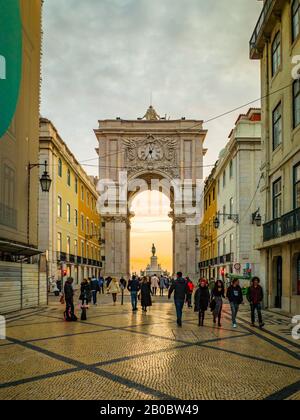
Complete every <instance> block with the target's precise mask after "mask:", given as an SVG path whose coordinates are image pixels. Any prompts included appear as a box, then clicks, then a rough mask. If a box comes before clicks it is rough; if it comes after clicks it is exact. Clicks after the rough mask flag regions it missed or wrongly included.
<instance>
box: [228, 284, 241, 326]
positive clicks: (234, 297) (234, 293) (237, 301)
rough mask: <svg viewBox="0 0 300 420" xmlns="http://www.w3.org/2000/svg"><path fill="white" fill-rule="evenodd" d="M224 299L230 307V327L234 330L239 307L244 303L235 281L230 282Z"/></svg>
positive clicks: (239, 288)
mask: <svg viewBox="0 0 300 420" xmlns="http://www.w3.org/2000/svg"><path fill="white" fill-rule="evenodd" d="M226 297H227V299H228V300H229V303H230V307H231V317H232V326H233V328H236V327H237V323H236V317H237V314H238V311H239V307H240V305H241V304H242V303H243V301H244V298H243V291H242V288H241V287H240V283H239V281H238V280H237V279H234V280H233V281H232V283H231V286H230V287H229V288H228V290H227V295H226Z"/></svg>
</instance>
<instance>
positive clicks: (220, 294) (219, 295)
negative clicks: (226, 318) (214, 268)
mask: <svg viewBox="0 0 300 420" xmlns="http://www.w3.org/2000/svg"><path fill="white" fill-rule="evenodd" d="M223 299H225V288H224V283H223V282H222V280H217V281H216V284H215V287H214V288H213V290H212V293H211V306H212V312H213V321H214V324H216V323H217V319H218V326H219V327H222V325H221V318H222V309H223Z"/></svg>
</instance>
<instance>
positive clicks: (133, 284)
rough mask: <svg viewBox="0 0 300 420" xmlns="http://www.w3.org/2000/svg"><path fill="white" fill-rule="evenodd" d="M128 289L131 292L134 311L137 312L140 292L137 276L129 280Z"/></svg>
mask: <svg viewBox="0 0 300 420" xmlns="http://www.w3.org/2000/svg"><path fill="white" fill-rule="evenodd" d="M127 289H128V290H129V292H130V296H131V305H132V311H133V312H136V311H137V310H138V307H137V303H138V292H139V290H140V282H139V281H138V279H137V277H136V276H132V279H131V280H129V282H128V286H127Z"/></svg>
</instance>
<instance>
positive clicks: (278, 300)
mask: <svg viewBox="0 0 300 420" xmlns="http://www.w3.org/2000/svg"><path fill="white" fill-rule="evenodd" d="M275 308H278V309H281V308H282V257H276V258H275Z"/></svg>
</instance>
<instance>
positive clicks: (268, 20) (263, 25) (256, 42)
mask: <svg viewBox="0 0 300 420" xmlns="http://www.w3.org/2000/svg"><path fill="white" fill-rule="evenodd" d="M284 3H285V0H265V1H264V5H263V9H262V12H261V14H260V16H259V19H258V22H257V24H256V26H255V29H254V32H253V35H252V37H251V40H250V57H251V58H252V59H259V58H261V57H262V55H261V51H262V47H263V45H264V43H265V37H264V36H263V35H266V36H269V35H270V34H271V32H272V30H273V27H274V25H275V23H276V19H277V16H278V15H279V13H280V12H281V10H282V7H283V6H284Z"/></svg>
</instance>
